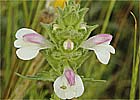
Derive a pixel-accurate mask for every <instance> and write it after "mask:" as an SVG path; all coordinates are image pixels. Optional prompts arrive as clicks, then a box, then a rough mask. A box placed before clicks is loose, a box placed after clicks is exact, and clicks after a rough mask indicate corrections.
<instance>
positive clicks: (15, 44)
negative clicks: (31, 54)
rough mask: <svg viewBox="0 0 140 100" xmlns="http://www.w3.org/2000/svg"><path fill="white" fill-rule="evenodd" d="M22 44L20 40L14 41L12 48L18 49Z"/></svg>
mask: <svg viewBox="0 0 140 100" xmlns="http://www.w3.org/2000/svg"><path fill="white" fill-rule="evenodd" d="M24 44H25V42H24V41H23V40H22V39H18V40H15V42H14V46H15V47H16V48H20V47H22V46H23V45H24Z"/></svg>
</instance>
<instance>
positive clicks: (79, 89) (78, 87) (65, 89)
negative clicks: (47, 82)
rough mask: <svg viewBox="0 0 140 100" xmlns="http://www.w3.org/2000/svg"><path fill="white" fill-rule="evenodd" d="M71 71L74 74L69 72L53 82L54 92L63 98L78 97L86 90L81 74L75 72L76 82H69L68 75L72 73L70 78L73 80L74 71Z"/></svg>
mask: <svg viewBox="0 0 140 100" xmlns="http://www.w3.org/2000/svg"><path fill="white" fill-rule="evenodd" d="M64 73H65V72H64ZM71 73H72V75H70V73H69V74H68V75H65V74H63V75H62V76H59V77H58V78H57V79H56V80H55V82H54V84H53V86H54V92H55V93H56V95H57V96H58V97H59V98H61V99H72V98H77V97H79V96H81V95H82V94H83V92H84V85H83V82H82V79H81V78H80V76H79V75H77V74H74V77H75V81H72V82H74V84H71V83H69V81H68V79H67V76H69V75H70V76H71V79H70V78H69V77H68V78H69V79H70V80H73V72H71Z"/></svg>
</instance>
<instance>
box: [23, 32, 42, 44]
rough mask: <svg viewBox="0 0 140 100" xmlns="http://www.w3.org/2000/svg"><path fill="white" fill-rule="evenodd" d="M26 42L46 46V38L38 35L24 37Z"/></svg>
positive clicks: (32, 34)
mask: <svg viewBox="0 0 140 100" xmlns="http://www.w3.org/2000/svg"><path fill="white" fill-rule="evenodd" d="M23 39H24V41H27V42H31V43H36V44H45V38H44V37H43V36H42V35H40V34H37V33H30V34H25V35H23Z"/></svg>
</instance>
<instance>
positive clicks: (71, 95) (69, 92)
mask: <svg viewBox="0 0 140 100" xmlns="http://www.w3.org/2000/svg"><path fill="white" fill-rule="evenodd" d="M73 88H74V87H73V86H71V87H70V88H69V89H68V90H67V91H66V93H65V95H66V98H67V99H72V98H74V97H75V94H76V93H75V91H74V90H73Z"/></svg>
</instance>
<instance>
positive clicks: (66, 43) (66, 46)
mask: <svg viewBox="0 0 140 100" xmlns="http://www.w3.org/2000/svg"><path fill="white" fill-rule="evenodd" d="M63 47H64V49H65V50H67V49H70V50H73V48H74V43H73V42H72V41H71V40H70V39H68V40H66V41H64V43H63Z"/></svg>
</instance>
